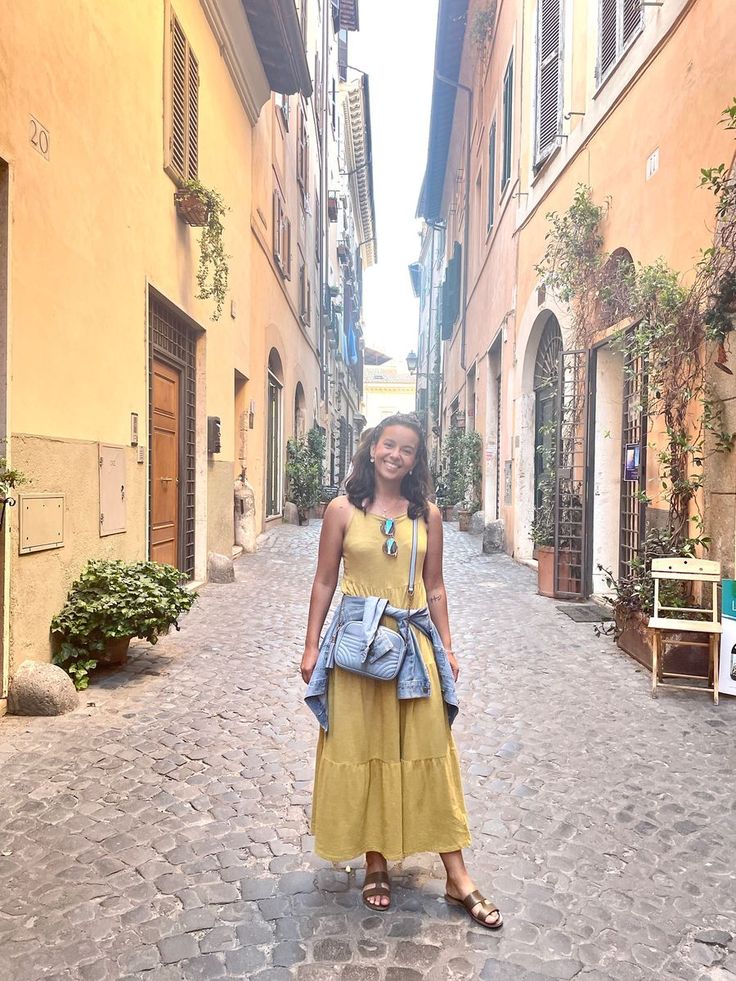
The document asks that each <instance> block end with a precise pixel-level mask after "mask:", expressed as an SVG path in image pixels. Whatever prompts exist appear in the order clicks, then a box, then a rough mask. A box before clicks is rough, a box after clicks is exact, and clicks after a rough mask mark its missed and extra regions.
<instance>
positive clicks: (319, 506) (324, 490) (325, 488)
mask: <svg viewBox="0 0 736 981" xmlns="http://www.w3.org/2000/svg"><path fill="white" fill-rule="evenodd" d="M338 490H339V488H338V487H337V485H336V484H323V485H322V487H321V488H320V492H319V501H317V503H316V504H315V505H314V507H313V508H312V517H313V518H324V516H325V508H326V507H327V505H328V504H329V503H330V501H332V500H333V499H334V498H335V497H337V493H338Z"/></svg>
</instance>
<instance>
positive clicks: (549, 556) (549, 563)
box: [535, 545, 555, 596]
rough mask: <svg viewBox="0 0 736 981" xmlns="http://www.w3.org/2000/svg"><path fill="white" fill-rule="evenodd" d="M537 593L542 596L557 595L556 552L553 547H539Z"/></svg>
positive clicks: (537, 550) (537, 548) (537, 551)
mask: <svg viewBox="0 0 736 981" xmlns="http://www.w3.org/2000/svg"><path fill="white" fill-rule="evenodd" d="M535 552H536V553H537V592H538V593H539V595H540V596H554V595H555V550H554V548H553V547H552V546H551V545H537V547H536V549H535Z"/></svg>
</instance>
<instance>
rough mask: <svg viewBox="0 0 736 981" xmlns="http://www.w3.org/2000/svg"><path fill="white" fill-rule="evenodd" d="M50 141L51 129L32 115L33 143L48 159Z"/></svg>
mask: <svg viewBox="0 0 736 981" xmlns="http://www.w3.org/2000/svg"><path fill="white" fill-rule="evenodd" d="M50 141H51V137H50V136H49V131H48V130H47V129H46V127H45V126H44V125H43V123H39V121H38V120H37V119H36V118H35V117H34V116H31V144H32V146H34V147H35V149H36V150H38V152H39V153H40V154H41V156H42V157H45V158H46V159H47V160H48V159H49V143H50Z"/></svg>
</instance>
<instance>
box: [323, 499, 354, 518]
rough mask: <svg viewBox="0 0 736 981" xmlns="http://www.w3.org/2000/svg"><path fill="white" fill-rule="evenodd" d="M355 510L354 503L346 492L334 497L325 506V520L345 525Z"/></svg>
mask: <svg viewBox="0 0 736 981" xmlns="http://www.w3.org/2000/svg"><path fill="white" fill-rule="evenodd" d="M352 512H353V505H352V504H351V503H350V501H349V500H348V498H347V496H346V495H345V494H340V496H339V497H333V498H332V500H331V501H330V503H329V504H328V505H327V507H326V508H325V521H330V522H334V523H335V524H338V525H343V526H344V525H345V524H346V523H347V521H348V519H349V518H350V517H351V515H352Z"/></svg>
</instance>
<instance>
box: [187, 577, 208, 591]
mask: <svg viewBox="0 0 736 981" xmlns="http://www.w3.org/2000/svg"><path fill="white" fill-rule="evenodd" d="M204 585H205V582H204V580H203V579H190V580H189V582H185V583H184V589H186V591H187V592H188V593H198V592H199V591H200V589H201V588H202V586H204Z"/></svg>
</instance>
